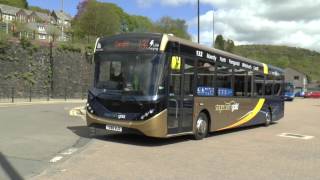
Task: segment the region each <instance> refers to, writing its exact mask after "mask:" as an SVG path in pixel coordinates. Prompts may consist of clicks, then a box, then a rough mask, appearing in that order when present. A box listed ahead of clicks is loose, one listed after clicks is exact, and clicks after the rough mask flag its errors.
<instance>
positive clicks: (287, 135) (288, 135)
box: [278, 133, 314, 140]
mask: <svg viewBox="0 0 320 180" xmlns="http://www.w3.org/2000/svg"><path fill="white" fill-rule="evenodd" d="M278 136H280V137H286V138H293V139H303V140H309V139H313V138H314V136H310V135H303V134H296V133H281V134H278Z"/></svg>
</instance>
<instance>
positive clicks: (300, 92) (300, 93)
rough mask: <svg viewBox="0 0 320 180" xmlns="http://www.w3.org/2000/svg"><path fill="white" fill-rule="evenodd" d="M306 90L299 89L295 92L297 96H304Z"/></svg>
mask: <svg viewBox="0 0 320 180" xmlns="http://www.w3.org/2000/svg"><path fill="white" fill-rule="evenodd" d="M304 94H305V92H304V91H298V92H296V94H295V97H304Z"/></svg>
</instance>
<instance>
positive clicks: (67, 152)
mask: <svg viewBox="0 0 320 180" xmlns="http://www.w3.org/2000/svg"><path fill="white" fill-rule="evenodd" d="M77 151H78V148H69V149H67V150H65V151H63V152H61V153H59V155H57V156H55V157H53V158H52V159H50V161H49V162H50V163H56V162H58V161H60V160H62V159H63V158H64V157H65V156H70V155H71V154H73V153H75V152H77Z"/></svg>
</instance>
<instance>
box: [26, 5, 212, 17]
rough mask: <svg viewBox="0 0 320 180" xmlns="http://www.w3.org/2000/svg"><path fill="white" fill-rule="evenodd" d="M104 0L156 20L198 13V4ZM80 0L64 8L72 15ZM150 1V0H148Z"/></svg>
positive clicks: (132, 12) (55, 7) (48, 6)
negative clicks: (171, 4) (179, 4)
mask: <svg viewBox="0 0 320 180" xmlns="http://www.w3.org/2000/svg"><path fill="white" fill-rule="evenodd" d="M99 1H102V2H111V3H114V4H117V5H118V6H119V7H121V8H122V9H124V11H126V12H127V13H129V14H135V15H143V16H147V17H149V18H151V19H152V20H154V21H156V20H158V19H160V18H161V17H162V16H170V17H173V18H181V19H185V20H188V19H191V18H192V17H194V16H196V15H197V7H196V4H183V5H181V6H167V5H163V4H161V3H159V2H153V3H145V4H143V5H142V4H141V3H139V0H99ZM79 2H80V0H64V10H65V11H66V12H68V13H69V14H71V15H75V14H76V12H77V5H78V3H79ZM146 2H148V0H146ZM28 3H29V5H32V6H39V7H42V8H46V9H50V10H59V9H61V0H28ZM210 8H211V7H210V6H207V5H201V11H202V12H206V11H207V10H209V9H210Z"/></svg>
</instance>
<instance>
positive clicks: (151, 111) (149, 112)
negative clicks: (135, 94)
mask: <svg viewBox="0 0 320 180" xmlns="http://www.w3.org/2000/svg"><path fill="white" fill-rule="evenodd" d="M154 112H155V110H154V109H151V110H149V111H148V112H146V113H144V114H143V115H142V116H141V117H140V119H141V120H143V119H145V118H147V117H148V116H150V115H152V114H153V113H154Z"/></svg>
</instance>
